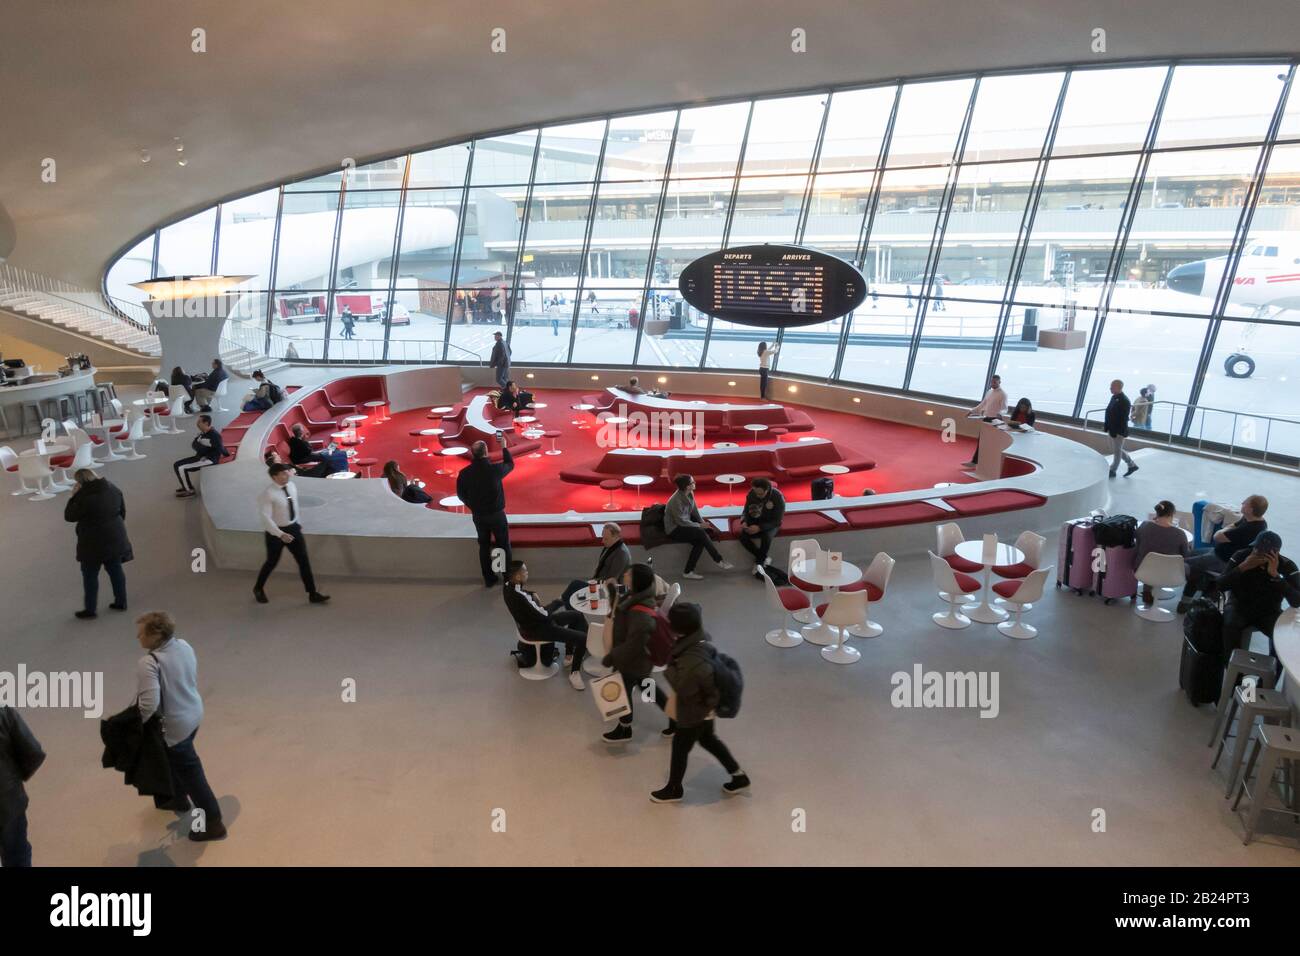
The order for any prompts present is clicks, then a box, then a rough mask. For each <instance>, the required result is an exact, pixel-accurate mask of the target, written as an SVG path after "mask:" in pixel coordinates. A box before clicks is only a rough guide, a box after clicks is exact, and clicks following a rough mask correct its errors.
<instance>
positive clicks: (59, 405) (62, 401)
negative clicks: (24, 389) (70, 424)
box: [41, 395, 76, 422]
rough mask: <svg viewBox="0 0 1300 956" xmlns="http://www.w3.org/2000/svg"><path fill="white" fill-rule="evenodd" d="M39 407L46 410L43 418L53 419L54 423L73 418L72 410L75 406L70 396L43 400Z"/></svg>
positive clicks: (58, 396) (57, 396) (56, 396)
mask: <svg viewBox="0 0 1300 956" xmlns="http://www.w3.org/2000/svg"><path fill="white" fill-rule="evenodd" d="M41 405H42V406H44V408H45V409H46V410H47V414H46V415H45V417H46V418H53V419H54V420H55V421H56V422H61V421H63V420H65V419H68V418H73V417H75V416H74V414H73V409H74V408H75V407H76V406H75V405H74V404H73V401H72V396H70V395H55V396H53V397H52V398H46V399H43V400H42V401H41Z"/></svg>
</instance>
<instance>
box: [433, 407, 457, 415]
mask: <svg viewBox="0 0 1300 956" xmlns="http://www.w3.org/2000/svg"><path fill="white" fill-rule="evenodd" d="M452 411H453V409H452V407H451V406H450V405H439V406H437V407H436V408H431V409H429V414H430V415H450V414H451V413H452Z"/></svg>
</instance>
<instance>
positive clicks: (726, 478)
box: [713, 475, 745, 507]
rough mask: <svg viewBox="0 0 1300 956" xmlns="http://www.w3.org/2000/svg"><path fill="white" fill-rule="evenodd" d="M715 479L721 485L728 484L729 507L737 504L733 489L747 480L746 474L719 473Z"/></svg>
mask: <svg viewBox="0 0 1300 956" xmlns="http://www.w3.org/2000/svg"><path fill="white" fill-rule="evenodd" d="M713 480H714V481H716V482H717V483H718V484H720V485H726V486H727V507H731V506H732V505H733V504H735V503H736V499H735V491H734V490H733V489H734V488H735V487H736V485H738V484H740V483H741V482H743V481H744V480H745V476H744V475H718V476H717V477H716V478H714V479H713Z"/></svg>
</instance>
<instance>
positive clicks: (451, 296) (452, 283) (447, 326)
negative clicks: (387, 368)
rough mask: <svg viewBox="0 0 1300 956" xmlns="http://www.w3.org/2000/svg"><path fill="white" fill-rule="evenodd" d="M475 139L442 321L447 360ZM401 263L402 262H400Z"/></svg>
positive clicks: (466, 174) (471, 150)
mask: <svg viewBox="0 0 1300 956" xmlns="http://www.w3.org/2000/svg"><path fill="white" fill-rule="evenodd" d="M476 150H477V145H476V141H475V140H470V141H469V159H468V160H466V162H465V181H464V182H463V183H461V187H460V214H459V218H458V219H457V222H456V245H455V246H454V247H453V248H452V251H451V274H450V275H449V276H448V277H447V309H446V317H445V319H444V321H443V323H442V360H443V361H444V362H446V361H447V353H448V351H450V345H451V317H452V315H453V314H454V313H455V311H456V284H457V283H458V282H459V281H460V250H461V246H463V245H464V244H465V213H466V211H467V210H468V209H469V184H470V181H471V176H472V175H473V172H474V154H475V151H476ZM398 264H399V265H400V262H399V263H398Z"/></svg>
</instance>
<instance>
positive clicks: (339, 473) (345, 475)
mask: <svg viewBox="0 0 1300 956" xmlns="http://www.w3.org/2000/svg"><path fill="white" fill-rule="evenodd" d="M325 477H326V478H338V479H346V478H356V477H357V473H356V472H355V471H336V472H334V473H332V474H329V475H326V476H325Z"/></svg>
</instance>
